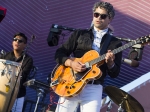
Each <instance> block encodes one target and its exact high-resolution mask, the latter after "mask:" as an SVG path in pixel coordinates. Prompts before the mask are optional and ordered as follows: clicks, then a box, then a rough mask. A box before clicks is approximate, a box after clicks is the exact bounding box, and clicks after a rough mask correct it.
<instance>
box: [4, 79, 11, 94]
mask: <svg viewBox="0 0 150 112" xmlns="http://www.w3.org/2000/svg"><path fill="white" fill-rule="evenodd" d="M10 82H11V78H10V80H9V82H8V83H7V84H5V86H6V92H9V90H10Z"/></svg>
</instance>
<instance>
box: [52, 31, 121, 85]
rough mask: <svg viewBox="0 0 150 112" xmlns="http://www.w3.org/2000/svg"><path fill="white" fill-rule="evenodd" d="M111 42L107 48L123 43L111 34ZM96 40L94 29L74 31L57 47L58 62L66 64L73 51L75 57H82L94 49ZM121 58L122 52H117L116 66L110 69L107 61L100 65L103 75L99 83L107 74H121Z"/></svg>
mask: <svg viewBox="0 0 150 112" xmlns="http://www.w3.org/2000/svg"><path fill="white" fill-rule="evenodd" d="M107 35H109V34H108V33H107V34H105V35H104V36H103V38H102V41H101V43H100V44H101V46H102V45H103V43H104V41H107V40H105V37H106V36H107ZM111 37H112V39H111V42H110V44H109V46H108V48H107V50H114V49H115V48H118V47H120V46H122V43H121V41H120V40H118V39H117V38H115V37H114V36H111ZM93 40H94V35H93V32H92V29H90V30H76V31H74V32H73V33H72V35H71V36H70V37H69V39H68V40H67V41H66V42H65V43H64V44H63V45H62V46H61V47H60V48H58V49H57V51H56V53H55V59H56V62H57V63H59V64H64V63H65V61H66V60H67V59H68V58H69V56H70V54H71V53H73V55H74V57H76V58H81V57H82V56H83V55H84V54H85V53H86V52H88V51H89V50H93V49H92V44H93ZM121 60H122V52H120V53H117V54H115V60H114V62H115V66H114V67H113V68H111V69H110V70H109V69H108V67H107V65H106V63H104V64H103V65H101V66H100V70H101V71H102V73H103V75H102V76H101V77H100V79H98V80H96V81H97V82H98V83H101V84H102V83H103V80H104V78H105V77H106V74H108V75H109V76H110V77H112V78H115V77H117V76H118V75H119V72H120V66H121Z"/></svg>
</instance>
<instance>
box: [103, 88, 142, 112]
mask: <svg viewBox="0 0 150 112" xmlns="http://www.w3.org/2000/svg"><path fill="white" fill-rule="evenodd" d="M104 90H105V92H106V94H107V95H108V96H109V97H110V99H111V100H112V101H113V102H114V103H116V104H117V105H118V106H120V104H121V103H122V104H121V107H122V108H123V109H124V110H125V111H127V112H144V108H143V107H142V105H141V104H140V103H139V102H138V101H137V100H136V99H135V98H134V97H132V96H131V95H129V94H128V93H126V92H125V91H123V90H121V89H118V88H117V87H114V86H106V87H105V89H104Z"/></svg>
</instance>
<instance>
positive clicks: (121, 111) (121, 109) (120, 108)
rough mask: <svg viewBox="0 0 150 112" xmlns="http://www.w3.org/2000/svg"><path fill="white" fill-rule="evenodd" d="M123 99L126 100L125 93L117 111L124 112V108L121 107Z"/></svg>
mask: <svg viewBox="0 0 150 112" xmlns="http://www.w3.org/2000/svg"><path fill="white" fill-rule="evenodd" d="M125 100H127V95H126V96H125V97H123V100H122V102H121V103H120V104H119V108H118V112H125V110H124V109H123V108H122V104H123V102H124V101H125Z"/></svg>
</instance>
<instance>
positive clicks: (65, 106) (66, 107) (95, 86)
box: [55, 1, 122, 112]
mask: <svg viewBox="0 0 150 112" xmlns="http://www.w3.org/2000/svg"><path fill="white" fill-rule="evenodd" d="M114 16H115V11H114V8H113V6H112V5H111V4H110V3H108V2H102V1H101V2H97V3H95V4H94V7H93V26H92V27H91V28H90V29H89V30H76V31H75V32H74V33H73V34H72V35H71V36H70V38H69V39H68V40H67V41H66V42H65V43H64V44H63V45H62V46H61V47H60V48H58V49H57V51H56V54H55V59H56V61H57V63H59V64H62V65H64V66H69V67H71V68H72V69H73V70H74V71H77V72H83V71H85V70H86V66H85V64H84V63H81V62H77V61H73V60H71V58H70V55H71V54H73V55H74V57H76V58H81V57H82V56H83V55H84V54H85V53H86V52H88V51H90V50H93V49H94V50H96V51H97V52H99V53H100V54H101V51H102V49H106V51H105V53H106V56H105V63H104V64H103V65H101V66H100V70H101V72H102V73H103V74H102V76H101V77H100V78H99V79H97V80H93V81H89V82H88V84H87V85H86V86H85V87H84V88H83V90H82V91H81V92H80V93H79V94H78V95H77V96H74V97H60V99H59V103H58V105H57V108H56V111H55V112H74V111H75V109H76V108H77V106H78V104H80V110H81V112H100V108H101V99H102V91H103V87H102V84H103V81H104V78H105V77H106V75H107V74H108V75H109V76H110V77H112V78H115V77H117V76H118V75H119V72H120V66H121V59H122V53H121V52H120V53H118V54H116V55H114V54H113V53H112V52H111V50H113V49H115V48H118V47H120V46H122V43H121V42H120V41H119V40H117V39H116V38H115V37H114V36H110V34H109V31H108V25H109V24H110V22H111V21H112V19H113V18H114ZM106 38H107V39H106ZM110 38H111V39H110ZM108 40H109V41H110V42H109V44H108V45H107V46H104V47H103V45H104V43H106V41H108ZM103 54H104V53H103Z"/></svg>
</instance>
